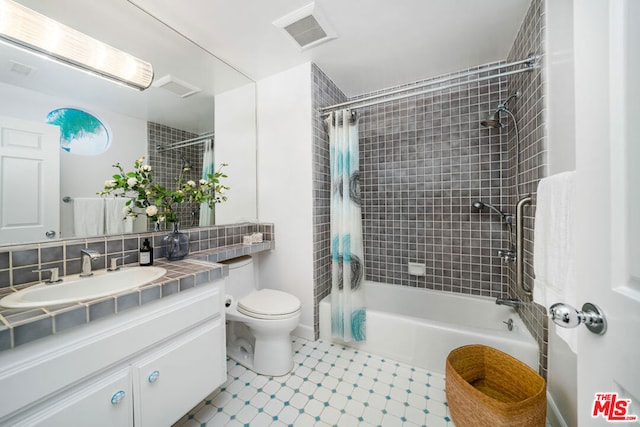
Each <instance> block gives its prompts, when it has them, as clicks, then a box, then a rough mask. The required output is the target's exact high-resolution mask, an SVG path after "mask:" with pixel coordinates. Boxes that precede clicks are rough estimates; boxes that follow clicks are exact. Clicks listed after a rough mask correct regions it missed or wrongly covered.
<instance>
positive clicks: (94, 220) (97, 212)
mask: <svg viewBox="0 0 640 427" xmlns="http://www.w3.org/2000/svg"><path fill="white" fill-rule="evenodd" d="M73 232H74V234H75V237H88V236H99V235H102V234H104V199H102V198H100V197H74V198H73Z"/></svg>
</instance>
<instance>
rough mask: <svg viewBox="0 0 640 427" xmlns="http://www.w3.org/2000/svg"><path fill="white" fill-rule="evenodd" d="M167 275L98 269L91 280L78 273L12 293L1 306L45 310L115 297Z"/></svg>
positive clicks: (135, 269) (152, 270)
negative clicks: (50, 307)
mask: <svg viewBox="0 0 640 427" xmlns="http://www.w3.org/2000/svg"><path fill="white" fill-rule="evenodd" d="M166 272H167V270H165V269H164V268H160V267H129V268H122V269H120V270H118V271H107V270H99V271H96V272H94V275H93V276H90V277H80V276H79V275H77V274H76V275H73V276H67V277H63V281H62V282H60V283H54V284H45V283H40V284H38V285H34V286H30V287H28V288H25V289H23V290H21V291H18V292H14V293H12V294H9V295H7V296H6V297H4V298H2V299H1V300H0V306H2V307H6V308H31V307H44V306H49V305H59V304H68V303H72V302H78V301H85V300H90V299H94V298H100V297H105V296H108V295H115V294H117V293H120V292H124V291H127V290H129V289H134V288H137V287H139V286H142V285H145V284H147V283H150V282H152V281H154V280H156V279H159V278H160V277H162V276H164V275H165V274H166Z"/></svg>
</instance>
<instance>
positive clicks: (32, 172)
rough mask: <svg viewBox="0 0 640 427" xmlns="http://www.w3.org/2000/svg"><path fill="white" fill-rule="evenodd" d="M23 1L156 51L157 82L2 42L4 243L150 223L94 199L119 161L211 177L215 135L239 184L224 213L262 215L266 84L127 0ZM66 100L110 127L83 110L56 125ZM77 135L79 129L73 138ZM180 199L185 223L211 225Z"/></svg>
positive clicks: (162, 175) (130, 48) (157, 172)
mask: <svg viewBox="0 0 640 427" xmlns="http://www.w3.org/2000/svg"><path fill="white" fill-rule="evenodd" d="M19 3H21V4H23V5H25V6H27V7H29V8H31V9H33V10H36V11H37V12H39V13H42V14H44V15H46V16H49V17H50V18H53V19H55V20H57V21H59V22H61V23H63V24H65V25H67V26H69V27H72V28H74V29H76V30H78V31H82V32H83V33H85V34H87V35H89V36H91V37H94V38H96V39H98V40H100V41H102V42H105V43H107V44H110V45H112V46H114V47H116V48H119V49H121V50H123V51H125V52H128V53H130V54H132V55H135V56H137V57H139V58H141V59H144V60H145V61H148V62H150V63H151V64H153V68H154V81H153V83H152V85H151V87H150V88H149V89H147V90H145V91H142V92H139V91H135V90H133V89H131V88H128V87H125V86H122V85H118V84H115V83H113V82H110V81H107V80H104V79H102V78H99V77H97V76H95V75H92V74H88V73H86V72H82V71H79V70H77V69H73V68H71V67H69V66H65V65H61V64H59V63H57V62H54V61H52V60H50V59H47V58H45V57H42V56H36V55H33V54H32V53H29V52H26V51H24V50H20V49H18V48H15V47H13V46H10V45H5V44H0V97H1V98H0V99H2V102H0V127H1V133H0V135H1V137H2V139H1V140H0V192H1V194H2V206H1V212H0V244H8V243H23V242H37V241H45V240H50V239H55V238H72V237H86V236H90V235H101V234H114V233H122V232H129V231H131V232H140V231H145V230H147V229H148V228H149V227H152V226H153V224H150V222H149V221H148V220H147V219H146V218H144V217H143V216H141V217H139V218H138V219H137V220H135V221H134V222H133V223H131V224H127V223H124V222H122V220H121V218H122V215H121V214H120V213H121V207H120V206H117V205H115V204H112V203H107V204H106V205H104V206H103V207H98V208H97V207H96V204H97V202H96V203H91V202H92V201H95V200H100V199H99V196H98V195H97V194H96V193H97V192H99V191H101V190H102V189H103V188H104V183H105V181H106V180H107V179H110V178H111V177H112V175H113V174H114V173H115V172H116V170H115V169H114V168H113V166H112V165H114V164H116V163H120V164H122V165H123V167H124V168H125V170H126V169H127V168H131V167H133V164H134V162H135V161H136V160H137V159H139V158H140V157H145V162H146V163H148V164H149V165H150V166H151V168H152V170H153V178H154V181H157V182H159V183H161V184H162V185H164V186H166V187H170V186H171V185H175V183H174V179H175V178H176V177H177V176H178V175H179V174H180V172H181V171H182V170H183V168H185V166H187V168H188V171H187V172H186V177H187V178H188V179H192V180H195V181H197V180H199V179H200V178H201V176H202V170H203V157H204V153H205V151H206V148H207V146H209V145H211V144H212V145H213V147H214V150H213V151H214V164H215V165H220V164H221V163H228V164H229V166H228V167H226V168H225V173H226V174H227V175H228V176H229V178H228V179H227V181H226V183H225V184H226V185H228V186H229V187H231V188H230V190H229V191H228V194H227V196H228V202H225V203H223V204H219V205H216V208H215V223H216V224H225V223H232V222H238V221H246V220H255V219H256V217H257V214H256V200H255V198H256V189H255V187H256V185H255V88H254V83H253V82H252V81H251V80H250V79H249V78H248V77H246V76H244V75H243V74H241V73H240V72H238V71H237V70H235V69H233V68H232V67H230V66H229V65H228V64H226V63H224V62H223V61H221V60H219V59H218V58H216V57H215V56H213V55H212V54H211V53H209V52H207V51H205V50H203V49H202V48H200V47H199V46H197V45H195V44H194V43H192V42H191V41H189V40H187V39H186V38H184V37H182V36H181V35H180V34H178V33H177V32H175V31H174V30H172V29H171V28H169V27H168V26H166V25H164V24H163V23H162V22H160V21H158V20H156V19H155V18H154V17H152V16H150V15H148V14H147V13H145V12H144V11H142V10H140V9H139V8H137V7H136V6H135V5H133V4H131V3H129V2H127V1H125V0H111V1H107V2H98V3H96V2H78V1H74V0H55V1H49V2H41V1H36V0H19ZM64 109H68V111H74V110H75V111H80V112H82V113H85V114H86V115H88V116H90V117H92V118H93V119H95V123H100V124H101V125H102V128H100V127H99V126H94V125H91V124H89V125H87V126H85V127H83V126H81V125H80V124H79V123H80V122H81V121H78V120H77V117H75V116H73V115H71V116H73V117H72V118H71V119H69V123H70V124H69V127H68V128H67V129H65V128H64V127H62V126H60V125H59V123H55V124H47V116H48V115H49V114H50V113H52V112H55V111H60V110H64ZM78 115H79V114H78ZM71 116H70V117H71ZM87 120H88V123H91V120H92V119H87ZM52 122H53V121H52V120H51V119H49V123H52ZM58 122H59V120H58ZM83 123H84V122H83ZM78 129H80V131H78ZM74 132H75V133H74ZM69 134H72V135H75V136H77V137H78V138H77V139H76V140H74V142H72V143H71V144H70V143H69V141H68V138H69ZM90 135H98V136H99V144H101V146H102V148H103V150H102V151H101V152H96V153H92V152H91V149H87V147H89V146H90V145H91V142H90V141H89V140H88V138H87V137H88V136H90ZM61 136H62V138H61ZM105 137H107V138H108V141H105ZM65 138H66V139H65ZM61 141H62V145H61ZM65 144H66V145H65ZM74 144H75V145H74ZM74 146H75V147H77V148H76V149H74V148H73V147H74ZM105 147H106V149H104V148H105ZM36 148H37V149H36ZM63 200H64V201H63ZM65 201H66V202H65ZM87 206H89V207H87ZM118 209H120V212H117V211H118ZM179 210H180V217H179V221H180V223H181V227H182V228H189V227H193V226H198V225H199V224H201V221H200V212H199V206H193V205H184V206H180V209H179ZM83 212H84V213H83ZM100 215H103V216H104V218H103V219H102V221H100ZM114 216H116V217H117V216H119V217H120V220H118V221H114V220H113V217H114Z"/></svg>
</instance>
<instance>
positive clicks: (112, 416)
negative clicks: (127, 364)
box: [12, 369, 133, 427]
mask: <svg viewBox="0 0 640 427" xmlns="http://www.w3.org/2000/svg"><path fill="white" fill-rule="evenodd" d="M131 390H132V380H131V370H130V369H125V370H122V371H119V372H117V373H115V374H112V375H109V376H106V377H102V378H98V379H96V380H95V382H94V383H89V384H88V385H86V386H83V387H79V388H78V389H76V390H74V391H73V393H71V394H64V393H61V394H60V396H59V397H58V398H55V400H54V401H53V402H51V403H47V406H45V407H44V408H42V409H40V410H39V411H38V412H37V413H36V414H35V415H32V416H30V417H29V418H28V419H23V420H20V421H17V420H16V421H15V422H12V425H15V426H34V427H35V426H41V427H70V426H80V425H83V426H91V427H101V426H104V427H116V426H117V427H132V426H133V397H132V393H131Z"/></svg>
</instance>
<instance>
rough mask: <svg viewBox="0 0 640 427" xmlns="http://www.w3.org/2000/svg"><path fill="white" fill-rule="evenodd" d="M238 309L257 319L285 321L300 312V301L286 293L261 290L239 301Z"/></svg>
mask: <svg viewBox="0 0 640 427" xmlns="http://www.w3.org/2000/svg"><path fill="white" fill-rule="evenodd" d="M237 309H238V312H240V313H242V314H244V315H246V316H249V317H253V318H256V319H274V320H275V319H284V318H288V317H292V316H294V315H295V314H297V313H298V312H299V311H300V300H299V299H298V298H296V297H295V296H293V295H291V294H288V293H286V292H282V291H277V290H275V289H261V290H259V291H255V292H251V293H250V294H249V295H247V296H246V297H244V298H242V299H241V300H239V301H238V304H237Z"/></svg>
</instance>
